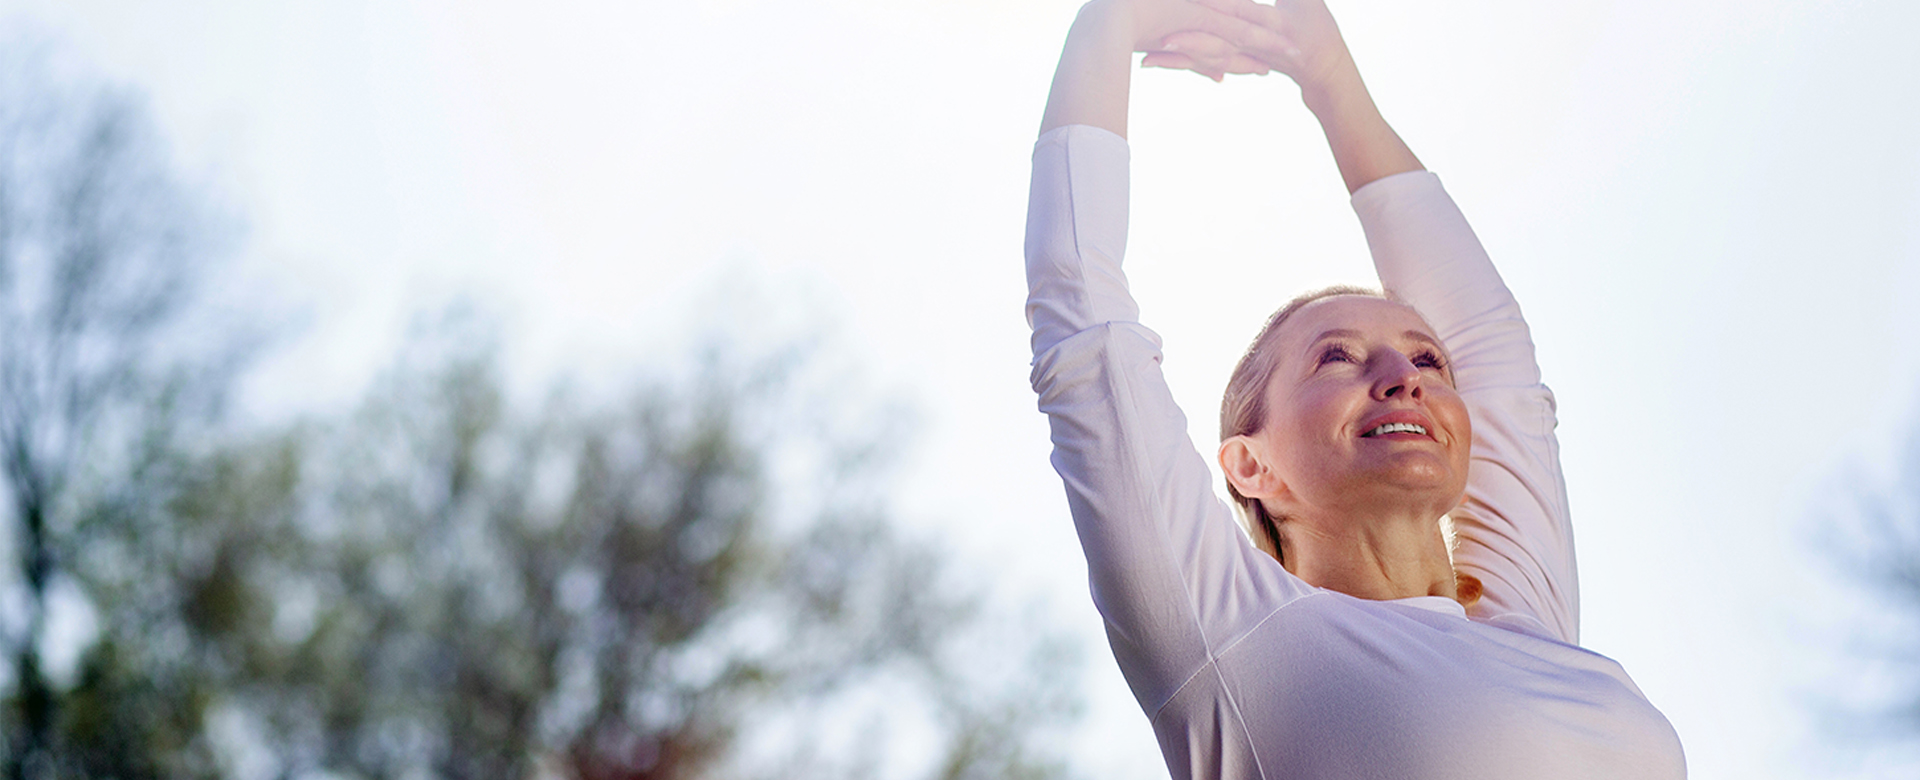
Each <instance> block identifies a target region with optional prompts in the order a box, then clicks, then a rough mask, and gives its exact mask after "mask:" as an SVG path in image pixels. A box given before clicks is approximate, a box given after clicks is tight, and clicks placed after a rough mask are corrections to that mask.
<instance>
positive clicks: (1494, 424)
mask: <svg viewBox="0 0 1920 780" xmlns="http://www.w3.org/2000/svg"><path fill="white" fill-rule="evenodd" d="M1353 208H1354V211H1356V212H1357V213H1358V214H1359V215H1360V223H1361V226H1362V228H1363V229H1364V230H1365V231H1366V235H1367V244H1368V246H1369V247H1371V248H1372V250H1373V262H1374V267H1375V269H1376V270H1377V271H1378V273H1379V274H1380V282H1381V284H1382V285H1384V286H1385V287H1386V290H1387V293H1388V294H1389V295H1391V296H1393V297H1396V298H1398V299H1400V300H1404V301H1406V302H1407V303H1410V304H1412V305H1413V307H1414V308H1415V309H1417V310H1419V312H1420V313H1421V314H1422V315H1423V316H1425V317H1426V318H1427V322H1428V323H1429V324H1431V325H1432V326H1433V327H1434V330H1435V331H1437V332H1438V335H1439V336H1440V339H1441V341H1443V342H1444V343H1445V344H1446V345H1447V349H1448V351H1449V352H1450V353H1451V355H1452V360H1453V371H1454V382H1455V384H1456V386H1457V388H1458V389H1459V391H1460V396H1461V397H1462V398H1463V399H1464V400H1465V401H1466V404H1467V409H1468V413H1469V414H1470V415H1471V416H1472V420H1473V461H1472V465H1471V466H1470V467H1469V471H1468V475H1467V496H1466V500H1465V502H1464V503H1463V505H1462V506H1461V507H1460V508H1459V509H1457V510H1455V511H1453V512H1452V513H1451V515H1452V517H1453V524H1454V530H1455V533H1456V535H1457V536H1458V545H1459V546H1458V548H1457V549H1456V550H1455V553H1454V562H1455V565H1456V567H1457V568H1459V569H1460V570H1461V571H1463V572H1465V573H1467V574H1471V575H1473V576H1475V577H1478V578H1479V579H1480V582H1481V584H1482V585H1483V586H1484V592H1483V595H1482V597H1481V600H1480V602H1479V603H1477V604H1475V605H1474V607H1473V609H1472V610H1471V612H1472V614H1474V616H1475V617H1480V618H1483V619H1500V618H1507V619H1511V618H1512V617H1516V616H1517V617H1520V618H1523V619H1524V618H1532V619H1533V620H1536V621H1538V622H1539V623H1540V624H1541V627H1542V628H1544V629H1545V630H1546V631H1547V632H1548V634H1549V635H1550V636H1552V637H1554V638H1556V639H1560V640H1562V641H1565V642H1569V643H1573V644H1578V643H1579V630H1580V629H1579V626H1580V596H1579V576H1578V572H1577V571H1576V568H1575V564H1574V553H1573V526H1572V523H1571V520H1570V518H1569V513H1568V509H1567V489H1566V482H1565V480H1564V478H1563V477H1562V476H1561V473H1560V445H1559V442H1558V440H1557V439H1556V438H1555V437H1554V432H1553V431H1554V426H1555V418H1554V400H1553V393H1552V392H1551V391H1549V390H1548V389H1547V386H1546V385H1544V384H1541V382H1540V368H1539V366H1538V365H1537V364H1536V363H1535V362H1534V351H1533V338H1532V336H1531V334H1530V333H1529V331H1528V330H1527V323H1526V321H1525V320H1523V319H1521V316H1520V305H1519V304H1518V303H1517V302H1516V301H1515V300H1514V298H1513V293H1511V292H1509V291H1508V290H1507V286H1506V284H1505V283H1504V282H1502V281H1501V280H1500V274H1499V273H1498V272H1497V271H1495V270H1494V267H1493V262H1492V261H1491V260H1489V259H1488V258H1487V253H1486V249H1485V248H1483V247H1482V246H1481V245H1480V239H1479V238H1477V237H1475V236H1474V234H1473V229H1472V228H1471V227H1469V226H1468V225H1467V220H1466V217H1464V216H1462V215H1461V213H1460V210H1459V208H1458V207H1456V206H1455V205H1454V203H1453V199H1452V198H1450V197H1448V196H1447V193H1446V190H1444V189H1443V188H1441V186H1440V179H1439V178H1438V177H1436V176H1434V175H1433V174H1432V173H1429V172H1427V171H1412V172H1408V173H1402V174H1397V175H1394V176H1388V177H1386V178H1383V179H1380V180H1379V181H1375V182H1373V183H1370V184H1368V185H1366V186H1364V187H1361V188H1360V190H1359V191H1358V192H1355V193H1354V194H1353ZM1523 623H1524V620H1523Z"/></svg>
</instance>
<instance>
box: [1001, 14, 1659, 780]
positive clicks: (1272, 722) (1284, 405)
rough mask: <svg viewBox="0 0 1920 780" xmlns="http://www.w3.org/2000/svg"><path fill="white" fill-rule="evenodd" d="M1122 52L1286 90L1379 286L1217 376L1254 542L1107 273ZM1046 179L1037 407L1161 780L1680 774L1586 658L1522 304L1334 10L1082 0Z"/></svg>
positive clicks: (1629, 703)
mask: <svg viewBox="0 0 1920 780" xmlns="http://www.w3.org/2000/svg"><path fill="white" fill-rule="evenodd" d="M1136 51H1145V52H1147V53H1148V54H1147V57H1146V60H1145V64H1147V65H1155V66H1163V67H1173V68H1186V69H1191V70H1194V71H1197V72H1200V73H1202V74H1205V75H1207V76H1209V77H1211V78H1214V79H1216V80H1217V79H1220V78H1222V77H1224V76H1225V75H1227V74H1228V73H1265V72H1266V71H1267V70H1269V69H1271V70H1277V71H1280V72H1282V73H1284V74H1285V75H1287V76H1289V77H1291V78H1292V79H1293V80H1294V81H1296V82H1297V83H1298V84H1299V86H1300V91H1301V95H1302V97H1303V99H1304V101H1305V103H1306V105H1307V108H1308V109H1309V110H1311V111H1312V112H1313V114H1314V116H1315V117H1316V118H1318V119H1319V121H1320V124H1321V126H1322V128H1323V129H1324V130H1325V133H1326V137H1327V141H1328V144H1329V146H1330V147H1331V148H1332V150H1333V155H1334V159H1335V161H1336V163H1337V164H1338V167H1339V169H1340V173H1341V176H1342V177H1343V178H1344V179H1345V181H1346V185H1347V188H1348V191H1349V192H1350V193H1351V194H1352V202H1353V207H1354V209H1355V211H1356V212H1358V214H1359V216H1360V220H1361V224H1362V226H1363V227H1364V229H1365V232H1366V235H1367V240H1368V243H1369V245H1370V247H1371V248H1372V251H1373V258H1374V264H1375V268H1376V271H1377V272H1378V274H1379V276H1380V282H1381V284H1382V286H1383V288H1384V291H1383V292H1372V291H1368V290H1364V289H1359V288H1339V289H1335V290H1331V291H1321V292H1319V293H1313V294H1309V295H1306V296H1302V297H1301V298H1299V299H1296V300H1295V301H1294V302H1293V303H1290V304H1288V305H1287V306H1286V307H1284V308H1283V309H1282V310H1281V311H1280V312H1278V313H1277V314H1276V315H1275V316H1274V317H1273V318H1271V319H1270V320H1269V322H1268V325H1267V327H1266V328H1264V329H1263V330H1262V332H1261V333H1260V334H1259V335H1258V336H1257V337H1256V338H1255V340H1254V342H1253V345H1252V346H1251V347H1250V348H1249V349H1248V352H1247V355H1246V357H1245V359H1243V360H1242V361H1241V363H1240V365H1239V367H1238V368H1237V369H1236V370H1235V372H1234V376H1233V378H1232V380H1230V383H1229V387H1228V391H1227V396H1226V398H1225V400H1224V402H1223V404H1222V413H1221V417H1222V431H1221V436H1222V440H1221V442H1220V447H1219V450H1218V460H1219V463H1220V466H1221V468H1222V469H1223V471H1224V472H1225V473H1226V477H1227V482H1228V488H1229V491H1230V492H1231V494H1232V495H1233V497H1234V498H1235V499H1236V501H1238V502H1239V503H1240V505H1241V510H1242V515H1243V517H1244V519H1245V521H1246V523H1247V532H1243V531H1242V529H1241V526H1240V525H1238V524H1236V522H1235V519H1234V516H1233V510H1232V509H1230V508H1229V507H1228V506H1227V505H1226V504H1225V503H1223V502H1221V501H1220V500H1219V499H1218V498H1217V497H1216V496H1215V494H1214V492H1213V489H1212V488H1211V486H1210V481H1211V477H1210V476H1209V472H1208V470H1207V467H1206V464H1205V462H1204V461H1203V460H1202V459H1201V456H1200V455H1199V453H1197V452H1196V451H1195V449H1194V447H1193V445H1192V443H1191V442H1190V441H1189V440H1188V438H1187V436H1186V430H1187V426H1186V421H1185V418H1184V417H1183V416H1182V415H1181V413H1180V410H1179V409H1178V407H1177V406H1176V405H1175V403H1174V400H1173V398H1172V397H1171V395H1170V394H1169V392H1168V389H1167V386H1166V383H1165V382H1164V381H1163V379H1162V377H1161V374H1160V370H1159V359H1160V353H1159V339H1158V337H1156V336H1155V335H1154V333H1153V332H1152V331H1150V330H1148V329H1147V328H1146V327H1145V326H1143V325H1141V324H1140V322H1139V316H1138V315H1139V312H1138V309H1137V307H1136V306H1135V305H1134V302H1133V299H1132V298H1131V296H1130V295H1129V294H1128V291H1127V284H1126V279H1125V277H1124V275H1123V273H1122V271H1121V265H1120V264H1121V256H1122V254H1123V251H1124V249H1125V245H1126V224H1127V165H1128V147H1127V142H1126V140H1125V136H1126V120H1127V102H1128V100H1127V98H1128V88H1129V83H1128V82H1129V76H1130V71H1131V66H1132V55H1133V53H1134V52H1136ZM1033 166H1034V169H1033V184H1032V191H1031V202H1030V206H1029V212H1028V225H1027V242H1026V254H1027V274H1028V287H1029V297H1028V302H1027V316H1028V319H1029V322H1030V323H1031V324H1032V326H1033V350H1034V362H1033V376H1032V379H1033V387H1034V390H1035V391H1036V392H1037V393H1038V394H1039V397H1040V408H1041V410H1042V411H1044V412H1045V413H1046V414H1047V415H1048V416H1049V418H1050V420H1051V424H1052V431H1053V442H1054V454H1053V463H1054V467H1055V469H1056V470H1058V471H1059V473H1060V475H1061V477H1062V479H1063V480H1064V481H1065V483H1066V488H1067V497H1068V503H1069V505H1070V507H1071V509H1072V513H1073V518H1074V523H1075V526H1076V528H1077V529H1078V532H1079V535H1080V540H1081V544H1082V547H1083V548H1084V550H1085V552H1086V556H1087V561H1088V568H1089V571H1090V575H1091V579H1092V588H1093V597H1094V602H1095V604H1096V605H1097V606H1098V608H1099V609H1100V612H1101V614H1102V616H1103V617H1104V618H1105V620H1106V624H1107V631H1108V636H1109V638H1110V640H1111V644H1112V647H1113V653H1114V657H1115V658H1116V660H1118V661H1119V664H1120V667H1121V670H1122V671H1123V672H1124V673H1125V675H1126V678H1127V681H1128V683H1129V685H1130V686H1131V687H1132V689H1133V692H1134V695H1135V696H1136V697H1137V699H1138V700H1139V703H1140V706H1141V707H1142V709H1143V710H1145V712H1146V714H1147V716H1148V717H1149V719H1150V720H1151V721H1152V724H1153V727H1154V731H1155V733H1156V734H1157V735H1158V738H1159V741H1160V748H1161V752H1162V754H1163V755H1164V756H1165V758H1166V761H1167V766H1168V768H1169V769H1170V770H1171V771H1172V773H1173V776H1174V777H1176V778H1217V777H1232V778H1255V777H1258V778H1475V779H1476V780H1486V779H1488V778H1528V779H1530V780H1531V779H1535V778H1678V777H1684V776H1685V774H1686V767H1685V762H1684V759H1683V757H1682V754H1681V748H1680V743H1679V739H1678V737H1677V736H1676V735H1675V733H1674V731H1673V729H1672V727H1671V726H1670V725H1669V724H1668V722H1667V720H1666V719H1665V717H1663V716H1662V715H1661V714H1660V712H1659V711H1658V710H1656V709H1655V708H1654V707H1653V705H1652V704H1650V703H1649V702H1648V701H1647V700H1646V697H1645V696H1644V695H1642V694H1641V692H1640V691H1639V689H1638V688H1637V687H1636V686H1635V685H1634V683H1633V681H1632V680H1631V679H1630V678H1629V677H1628V676H1627V673H1626V672H1625V670H1623V669H1622V668H1621V667H1620V665H1619V664H1618V663H1616V662H1614V661H1612V660H1611V659H1608V658H1606V657H1604V656H1601V655H1598V654H1596V653H1593V652H1590V651H1587V650H1584V649H1582V648H1581V647H1579V645H1578V640H1579V637H1578V624H1579V599H1578V586H1577V581H1576V572H1575V566H1574V555H1573V540H1572V534H1571V526H1570V524H1569V520H1568V509H1567V504H1566V495H1565V488H1564V485H1563V481H1562V479H1561V476H1560V461H1559V454H1558V444H1557V443H1556V441H1555V438H1554V433H1553V429H1554V401H1553V396H1552V395H1551V394H1550V393H1549V391H1548V390H1547V388H1546V387H1545V386H1544V385H1542V384H1541V383H1540V377H1539V369H1538V368H1537V367H1536V365H1535V362H1534V356H1533V343H1532V340H1531V337H1530V335H1529V333H1528V330H1527V326H1526V323H1525V322H1524V321H1523V320H1522V319H1521V317H1520V310H1519V307H1518V306H1517V304H1515V302H1514V300H1513V297H1512V295H1511V294H1510V293H1509V292H1508V291H1507V289H1506V286H1505V285H1504V284H1503V283H1502V282H1501V281H1500V277H1499V275H1498V274H1497V273H1496V272H1495V270H1494V268H1493V265H1492V264H1491V262H1490V261H1489V260H1488V259H1487V257H1486V254H1485V252H1484V250H1483V249H1482V248H1481V246H1480V243H1479V241H1478V239H1476V238H1475V237H1474V235H1473V232H1472V230H1471V229H1470V228H1469V227H1468V226H1467V223H1466V221H1465V219H1464V218H1463V217H1462V216H1461V214H1460V212H1459V210H1458V209H1457V208H1455V206H1454V204H1453V202H1452V201H1451V199H1449V198H1448V196H1447V194H1446V192H1445V191H1444V190H1443V189H1442V188H1441V187H1440V183H1439V180H1438V179H1437V178H1435V177H1434V176H1433V175H1432V174H1430V173H1427V172H1426V171H1425V170H1423V169H1422V167H1421V164H1420V161H1419V159H1417V158H1416V157H1415V156H1414V155H1413V153H1412V152H1411V151H1410V150H1409V149H1408V148H1407V146H1406V144H1405V143H1403V142H1402V141H1401V139H1400V138H1399V136H1398V135H1396V134H1395V133H1394V132H1393V130H1392V129H1391V128H1390V127H1388V125H1387V123H1386V122H1385V121H1384V120H1383V119H1382V118H1381V116H1380V113H1379V111H1378V110H1377V109H1376V108H1375V106H1374V104H1373V101H1372V98H1371V97H1370V96H1369V95H1368V94H1367V91H1366V88H1365V86H1364V85H1363V84H1362V82H1361V80H1360V74H1359V71H1358V70H1357V69H1356V68H1355V66H1354V64H1353V60H1352V57H1351V56H1350V54H1349V53H1348V51H1347V48H1346V45H1345V43H1344V41H1343V40H1342V39H1341V37H1340V33H1339V30H1338V28H1337V27H1336V26H1335V24H1334V21H1333V18H1332V16H1331V15H1330V14H1329V13H1328V11H1327V9H1326V7H1325V6H1324V5H1323V4H1322V2H1320V0H1279V3H1278V5H1277V6H1269V5H1264V4H1257V3H1255V2H1252V1H1251V0H1201V2H1188V1H1187V0H1093V1H1092V2H1089V3H1088V4H1087V5H1086V6H1085V7H1083V8H1082V9H1081V11H1080V14H1079V16H1078V17H1077V18H1076V19H1075V21H1074V24H1073V27H1072V29H1071V31H1070V32H1069V33H1068V36H1067V41H1066V45H1065V48H1064V51H1063V53H1062V56H1061V60H1060V65H1059V69H1058V71H1057V73H1056V75H1055V76H1054V81H1053V87H1052V92H1051V95H1050V96H1049V98H1048V102H1047V109H1046V114H1045V117H1044V119H1043V121H1042V126H1041V135H1040V139H1039V141H1038V143H1037V144H1036V146H1035V150H1034V158H1033ZM1222 273H1224V271H1223V272H1222ZM1443 515H1450V516H1451V519H1452V523H1453V526H1454V528H1455V533H1456V534H1457V540H1456V542H1455V544H1456V547H1455V549H1453V550H1452V551H1451V554H1450V550H1449V542H1448V539H1447V538H1446V536H1445V535H1444V534H1443V531H1442V527H1441V523H1440V520H1441V517H1442V516H1443Z"/></svg>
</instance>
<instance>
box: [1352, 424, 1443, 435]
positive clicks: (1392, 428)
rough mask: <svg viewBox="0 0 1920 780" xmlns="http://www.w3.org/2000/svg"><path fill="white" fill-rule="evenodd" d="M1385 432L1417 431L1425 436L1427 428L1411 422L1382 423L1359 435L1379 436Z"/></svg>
mask: <svg viewBox="0 0 1920 780" xmlns="http://www.w3.org/2000/svg"><path fill="white" fill-rule="evenodd" d="M1387 433H1417V434H1420V435H1421V436H1425V435H1427V429H1426V428H1425V427H1424V426H1420V425H1414V424H1413V423H1387V424H1386V425H1382V426H1380V427H1378V428H1375V429H1373V430H1371V431H1367V432H1366V433H1363V434H1360V435H1361V436H1362V437H1366V436H1379V435H1381V434H1387Z"/></svg>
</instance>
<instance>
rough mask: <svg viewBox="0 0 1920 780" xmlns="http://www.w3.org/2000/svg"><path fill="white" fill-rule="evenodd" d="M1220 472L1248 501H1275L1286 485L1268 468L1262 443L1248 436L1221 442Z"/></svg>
mask: <svg viewBox="0 0 1920 780" xmlns="http://www.w3.org/2000/svg"><path fill="white" fill-rule="evenodd" d="M1220 470H1221V471H1224V472H1226V473H1227V482H1228V483H1230V484H1232V485H1233V489H1234V490H1238V491H1240V495H1243V496H1246V497H1247V498H1272V497H1274V496H1277V495H1279V494H1280V492H1281V489H1282V488H1283V487H1284V483H1283V482H1282V481H1281V480H1280V475H1279V474H1277V473H1275V472H1274V470H1273V469H1272V468H1271V467H1270V466H1268V465H1267V462H1266V458H1265V457H1264V453H1263V452H1262V451H1261V447H1260V443H1259V442H1257V441H1254V440H1253V439H1251V438H1248V437H1246V436H1230V437H1228V438H1227V440H1226V441H1223V442H1220Z"/></svg>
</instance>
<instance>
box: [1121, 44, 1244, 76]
mask: <svg viewBox="0 0 1920 780" xmlns="http://www.w3.org/2000/svg"><path fill="white" fill-rule="evenodd" d="M1140 67H1142V68H1167V69H1169V70H1190V71H1193V72H1195V73H1198V74H1200V75H1202V76H1206V77H1207V78H1210V79H1213V80H1214V81H1220V80H1222V79H1225V78H1226V77H1227V73H1229V72H1234V73H1237V72H1239V71H1228V70H1227V69H1226V68H1225V66H1224V65H1219V64H1212V63H1203V62H1201V61H1199V60H1196V59H1194V58H1192V57H1189V56H1187V55H1185V54H1181V53H1179V52H1171V51H1150V52H1147V56H1146V57H1144V58H1142V59H1141V60H1140Z"/></svg>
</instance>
